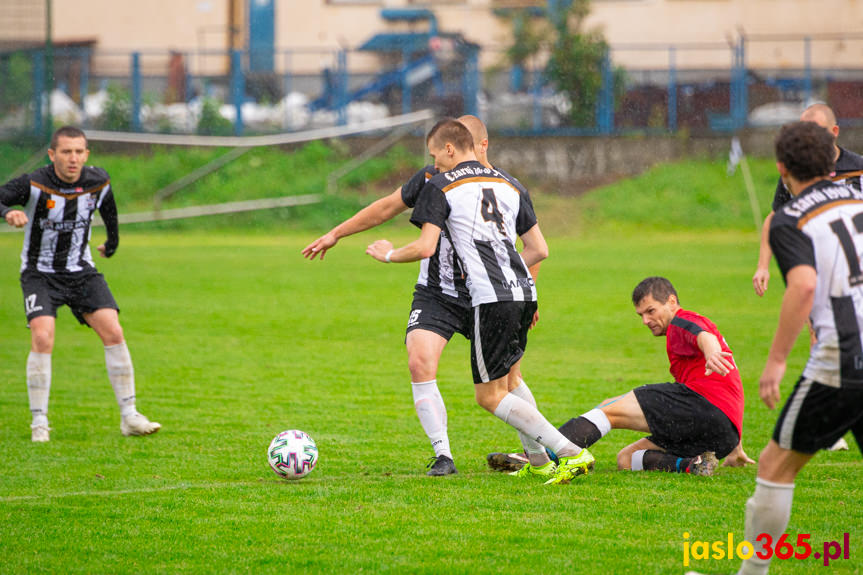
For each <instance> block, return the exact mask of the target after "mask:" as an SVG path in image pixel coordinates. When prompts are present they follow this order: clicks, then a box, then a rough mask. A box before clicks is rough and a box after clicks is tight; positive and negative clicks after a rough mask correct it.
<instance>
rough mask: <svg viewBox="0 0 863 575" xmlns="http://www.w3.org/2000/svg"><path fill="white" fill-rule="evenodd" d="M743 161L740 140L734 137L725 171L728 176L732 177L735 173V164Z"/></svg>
mask: <svg viewBox="0 0 863 575" xmlns="http://www.w3.org/2000/svg"><path fill="white" fill-rule="evenodd" d="M742 159H743V148H741V147H740V139H739V138H738V137H737V136H734V137H733V138H732V139H731V151H730V152H728V165H727V166H726V169H727V171H728V175H729V176H733V175H734V172H736V171H737V164H739V163H740V160H742Z"/></svg>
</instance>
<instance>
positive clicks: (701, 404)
mask: <svg viewBox="0 0 863 575" xmlns="http://www.w3.org/2000/svg"><path fill="white" fill-rule="evenodd" d="M632 303H633V304H634V305H635V311H636V312H637V313H638V315H640V316H641V320H642V322H643V323H644V325H646V326H647V327H648V328H649V329H650V331H651V333H653V335H655V336H662V335H664V336H665V337H666V339H667V344H666V349H667V351H668V359H669V361H670V362H671V367H670V371H671V375H673V376H674V380H675V382H676V383H658V384H653V385H644V386H641V387H637V388H635V389H633V390H632V391H630V392H628V393H626V394H624V395H621V396H619V397H615V398H611V399H607V400H605V401H603V402H602V403H601V404H600V405H599V406H598V407H596V408H594V409H592V410H590V411H588V412H587V413H585V414H584V415H581V416H579V417H577V418H574V419H571V420H569V421H568V422H566V423H565V424H564V425H563V426H561V428H560V431H561V433H562V434H563V435H564V436H566V438H567V439H569V440H570V441H572V442H573V443H575V444H576V445H578V446H580V447H588V446H590V445H592V444H594V443H595V442H597V441H598V440H599V439H600V438H601V437H603V436H604V435H605V434H606V433H608V432H609V431H610V430H611V429H612V428H617V429H631V430H634V431H643V432H647V433H650V435H649V436H647V437H644V438H642V439H639V440H638V441H636V442H635V443H632V444H631V445H627V446H626V447H624V448H623V449H622V450H621V451H620V453H618V454H617V466H618V469H631V470H633V471H640V470H644V471H651V470H655V471H670V472H678V473H692V474H696V475H710V474H712V473H713V471H714V469H715V468H716V466H717V464H718V459H717V457H718V458H719V459H722V458H724V457H726V456H731V457H730V459H732V460H733V464H736V465H745V464H746V463H753V461H752V460H751V459H749V458H748V457H747V456H746V454H745V453H744V451H743V447H742V444H741V442H740V437H741V427H742V423H743V386H742V385H741V382H740V372H739V371H738V370H737V366H736V365H735V364H734V359H733V357H732V354H731V350H730V349H729V347H728V345H727V344H726V342H725V338H723V337H722V334H721V333H719V330H718V329H717V328H716V326H715V325H714V324H713V322H711V321H710V320H709V319H707V318H706V317H704V316H701V315H698V314H697V313H694V312H691V311H687V310H685V309H683V308H681V307H680V303H679V301H678V298H677V292H676V291H675V289H674V286H672V285H671V282H670V281H668V280H667V279H665V278H662V277H649V278H647V279H645V280H644V281H642V282H641V283H639V284H638V286H636V288H635V290H634V291H633V292H632Z"/></svg>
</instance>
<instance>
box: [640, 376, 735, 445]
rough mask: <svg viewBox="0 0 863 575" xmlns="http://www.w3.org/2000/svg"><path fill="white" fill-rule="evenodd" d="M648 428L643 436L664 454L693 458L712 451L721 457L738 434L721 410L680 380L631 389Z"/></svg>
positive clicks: (733, 442)
mask: <svg viewBox="0 0 863 575" xmlns="http://www.w3.org/2000/svg"><path fill="white" fill-rule="evenodd" d="M632 391H633V393H635V399H637V400H638V404H639V405H640V406H641V411H642V412H644V419H646V420H647V426H648V427H649V428H650V436H649V437H648V438H647V439H649V440H650V441H652V442H653V443H655V444H656V445H658V446H659V447H661V448H662V449H664V450H665V451H667V452H668V453H671V454H673V455H677V456H679V457H695V456H696V455H699V454H701V453H704V452H705V451H713V452H714V453H716V457H718V458H719V459H722V458H723V457H725V456H726V455H728V454H729V453H731V451H732V450H733V449H734V448H735V447H737V444H738V443H739V442H740V434H739V433H738V432H737V428H736V427H735V426H734V424H733V423H732V422H731V420H730V419H729V418H728V416H727V415H725V413H723V412H722V410H721V409H719V408H718V407H716V406H715V405H713V404H712V403H710V402H709V401H707V399H705V398H704V396H702V395H699V394H698V393H696V392H694V391H692V390H691V389H689V388H688V387H686V386H685V385H683V384H682V383H655V384H652V385H642V386H641V387H636V388H635V389H633V390H632Z"/></svg>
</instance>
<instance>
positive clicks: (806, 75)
mask: <svg viewBox="0 0 863 575" xmlns="http://www.w3.org/2000/svg"><path fill="white" fill-rule="evenodd" d="M803 58H804V62H805V67H804V70H803V91H804V92H805V93H806V103H807V104H808V103H809V102H811V101H812V38H810V37H809V36H806V37H805V38H803Z"/></svg>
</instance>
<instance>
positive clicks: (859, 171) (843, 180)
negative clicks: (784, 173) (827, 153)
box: [773, 146, 863, 212]
mask: <svg viewBox="0 0 863 575" xmlns="http://www.w3.org/2000/svg"><path fill="white" fill-rule="evenodd" d="M830 179H831V180H833V181H834V182H835V183H837V184H845V185H846V186H851V187H852V188H854V189H855V190H857V191H858V192H859V191H860V190H863V156H860V155H859V154H855V153H854V152H852V151H850V150H846V149H845V148H843V147H841V146H840V147H839V157H838V158H837V159H836V167H835V168H834V170H833V173H832V174H831V175H830ZM790 201H791V192H789V191H788V188H786V187H785V184H783V183H782V178H779V183H777V184H776V191H775V192H774V193H773V211H774V212H778V211H779V208H781V207H782V206H783V205H785V204H786V203H788V202H790Z"/></svg>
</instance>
